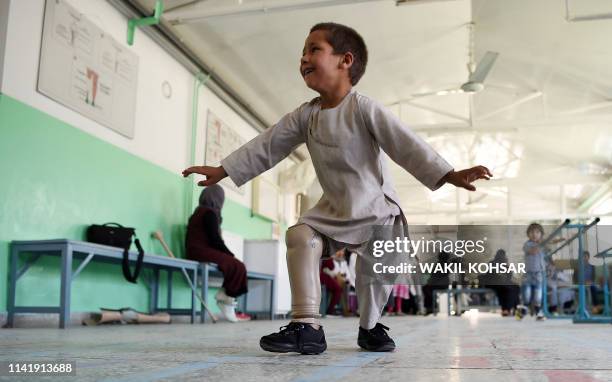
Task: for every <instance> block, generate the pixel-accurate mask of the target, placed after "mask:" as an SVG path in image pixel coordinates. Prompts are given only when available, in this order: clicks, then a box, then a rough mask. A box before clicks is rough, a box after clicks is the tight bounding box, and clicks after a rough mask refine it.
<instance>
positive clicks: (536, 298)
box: [517, 223, 546, 321]
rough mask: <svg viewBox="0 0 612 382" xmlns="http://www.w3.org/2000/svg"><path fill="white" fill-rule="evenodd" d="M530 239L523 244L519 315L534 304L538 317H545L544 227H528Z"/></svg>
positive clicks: (520, 316)
mask: <svg viewBox="0 0 612 382" xmlns="http://www.w3.org/2000/svg"><path fill="white" fill-rule="evenodd" d="M527 237H528V238H529V240H527V241H526V242H525V244H524V245H523V252H525V274H524V275H523V284H522V289H523V307H521V308H519V309H517V317H518V318H522V317H523V316H524V315H525V314H526V312H527V309H528V307H529V306H530V305H531V304H533V308H534V310H535V312H536V319H537V320H538V321H542V320H544V319H545V317H544V312H542V309H541V308H542V283H543V280H544V277H545V271H546V264H545V262H544V248H542V247H541V246H540V243H541V242H542V239H543V237H544V228H543V227H542V226H541V225H540V224H538V223H531V224H530V225H529V226H528V227H527Z"/></svg>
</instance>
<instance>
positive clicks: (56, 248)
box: [6, 239, 200, 329]
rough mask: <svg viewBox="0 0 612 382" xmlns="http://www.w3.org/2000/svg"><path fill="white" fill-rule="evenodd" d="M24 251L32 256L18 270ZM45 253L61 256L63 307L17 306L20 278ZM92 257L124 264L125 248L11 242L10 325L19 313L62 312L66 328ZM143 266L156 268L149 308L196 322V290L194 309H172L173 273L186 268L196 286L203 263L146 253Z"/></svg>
mask: <svg viewBox="0 0 612 382" xmlns="http://www.w3.org/2000/svg"><path fill="white" fill-rule="evenodd" d="M24 252H25V253H30V254H31V255H30V257H29V258H28V259H27V260H26V263H25V264H24V265H23V266H22V267H21V268H20V269H17V267H18V260H19V256H20V254H21V253H24ZM42 255H53V256H60V258H61V281H60V301H59V306H17V305H16V304H15V294H16V291H17V281H18V280H19V278H20V277H21V276H23V274H24V273H25V272H27V270H28V269H29V268H30V266H31V265H32V264H34V263H35V262H36V261H37V260H38V259H39V258H40V257H41V256H42ZM137 256H138V254H137V253H136V252H130V254H129V261H130V264H134V263H135V262H136V259H137ZM78 260H80V264H79V265H78V267H77V269H76V270H75V271H72V268H73V264H74V263H76V261H78ZM92 260H95V261H98V262H104V263H112V264H121V263H122V261H123V250H122V249H120V248H116V247H109V246H106V245H99V244H93V243H89V242H83V241H76V240H68V239H58V240H33V241H13V242H11V252H10V265H9V289H8V304H7V310H8V317H7V325H6V326H7V327H12V326H13V322H14V316H15V313H59V316H60V319H59V327H60V328H62V329H64V328H66V325H67V323H69V321H70V295H71V289H72V281H73V280H74V279H75V278H76V277H77V276H78V275H79V274H80V273H81V272H82V271H83V269H84V268H85V267H86V266H87V265H88V264H89V263H90V262H91V261H92ZM142 267H143V270H144V269H152V270H153V277H152V279H151V280H150V282H149V283H150V290H151V300H150V306H149V310H150V311H151V313H154V312H157V311H165V312H168V313H169V314H190V315H191V323H192V324H193V323H194V322H195V316H196V307H197V305H196V296H195V294H194V293H193V292H192V293H191V308H190V309H175V308H172V274H173V272H174V271H179V272H180V273H181V274H182V271H181V268H183V269H185V270H186V271H187V273H188V274H189V277H190V278H191V280H192V282H193V283H194V285H197V278H198V270H199V267H200V264H199V263H198V262H196V261H191V260H183V259H174V258H171V257H165V256H158V255H151V254H145V256H144V260H143V265H142ZM162 270H163V271H166V272H167V276H168V290H167V293H168V304H167V307H166V308H158V307H157V304H158V301H159V275H160V271H162Z"/></svg>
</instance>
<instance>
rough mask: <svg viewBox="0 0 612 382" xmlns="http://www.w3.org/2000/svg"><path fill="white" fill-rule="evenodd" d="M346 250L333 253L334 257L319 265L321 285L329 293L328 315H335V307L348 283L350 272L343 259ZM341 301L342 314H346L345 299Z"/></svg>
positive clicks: (346, 305)
mask: <svg viewBox="0 0 612 382" xmlns="http://www.w3.org/2000/svg"><path fill="white" fill-rule="evenodd" d="M345 252H346V249H344V248H343V249H341V250H339V251H337V252H336V253H334V256H333V257H331V258H329V259H325V260H323V264H322V265H321V274H320V278H321V284H322V285H325V287H326V288H327V291H328V292H329V293H331V296H332V298H331V300H330V302H329V306H328V307H327V314H328V315H335V314H336V305H337V304H338V302H340V301H341V299H342V297H343V295H345V293H344V290H345V287H346V284H347V283H349V277H350V270H349V267H348V264H347V262H346V258H345ZM344 300H345V301H342V307H343V311H344V312H343V313H345V314H347V313H348V304H347V301H346V299H344Z"/></svg>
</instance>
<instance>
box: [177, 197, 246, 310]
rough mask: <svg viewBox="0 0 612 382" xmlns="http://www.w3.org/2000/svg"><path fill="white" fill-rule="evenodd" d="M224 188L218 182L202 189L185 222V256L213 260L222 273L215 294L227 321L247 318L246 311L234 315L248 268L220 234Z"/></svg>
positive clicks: (192, 258)
mask: <svg viewBox="0 0 612 382" xmlns="http://www.w3.org/2000/svg"><path fill="white" fill-rule="evenodd" d="M224 202H225V192H224V191H223V188H221V186H219V185H212V186H208V187H206V188H205V189H204V190H202V193H201V194H200V199H199V205H198V207H197V208H196V209H195V211H193V214H192V215H191V217H190V218H189V223H188V225H187V237H186V240H185V243H186V250H187V258H188V259H189V260H195V261H199V262H206V263H214V264H216V265H217V266H218V267H219V270H220V271H221V273H223V285H222V287H221V288H220V289H219V291H218V292H217V294H216V295H215V300H216V301H217V306H218V307H219V310H220V311H221V314H223V316H224V317H225V318H226V319H227V320H228V321H230V322H237V321H240V320H244V319H248V318H249V317H248V316H246V315H239V316H236V312H235V305H236V297H238V296H240V295H243V294H245V293H246V292H247V291H248V287H247V271H246V267H245V266H244V264H243V263H242V262H241V261H240V260H238V259H236V257H235V256H234V254H233V253H232V251H230V250H229V249H228V248H227V246H226V245H225V242H224V241H223V238H222V237H221V221H222V218H221V209H222V208H223V203H224Z"/></svg>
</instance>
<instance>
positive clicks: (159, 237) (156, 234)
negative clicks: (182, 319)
mask: <svg viewBox="0 0 612 382" xmlns="http://www.w3.org/2000/svg"><path fill="white" fill-rule="evenodd" d="M152 236H153V237H154V238H156V239H157V240H159V242H160V243H161V245H162V247H164V251H166V253H167V254H168V256H170V257H172V258H173V259H176V256H174V254H173V253H172V251H171V250H170V248H169V247H168V244H166V241H165V240H164V236H163V235H162V233H161V231H155V232H153V235H152ZM181 271H183V276H185V279H186V280H187V283H188V284H189V287H190V288H191V290H192V291H193V293H194V294H195V296H196V297H197V298H198V300H200V303H201V304H202V306H203V307H204V309H206V312H207V313H208V315H209V316H210V318H211V319H212V322H213V324H214V323H216V322H217V317H215V315H214V314H213V313H212V312H211V311H210V309H208V306H207V305H206V303H205V302H204V300H203V299H202V297H201V296H200V294H199V293H198V291H197V289H196V287H195V285H193V283H192V282H191V279H190V278H189V275H188V274H187V271H186V270H185V268H183V267H181Z"/></svg>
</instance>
